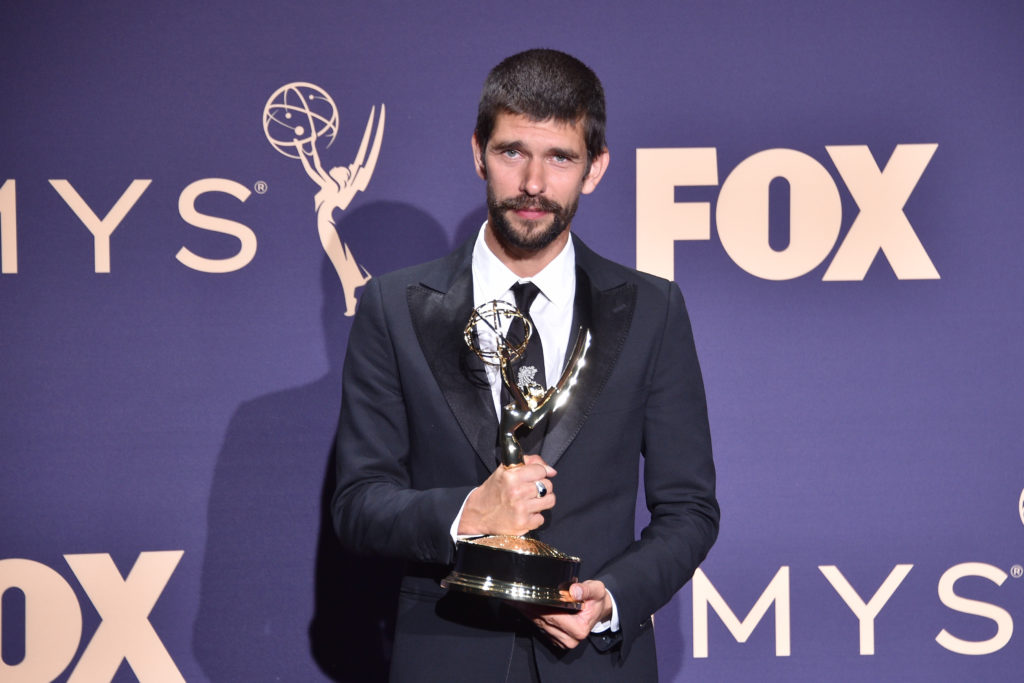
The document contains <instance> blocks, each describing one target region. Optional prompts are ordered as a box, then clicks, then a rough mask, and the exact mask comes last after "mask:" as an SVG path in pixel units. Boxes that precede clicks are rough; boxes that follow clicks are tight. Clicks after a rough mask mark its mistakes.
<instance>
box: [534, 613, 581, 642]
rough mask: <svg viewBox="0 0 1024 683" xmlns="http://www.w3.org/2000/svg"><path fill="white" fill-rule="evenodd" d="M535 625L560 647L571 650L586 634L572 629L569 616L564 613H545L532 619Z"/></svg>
mask: <svg viewBox="0 0 1024 683" xmlns="http://www.w3.org/2000/svg"><path fill="white" fill-rule="evenodd" d="M534 623H535V624H536V625H537V627H538V628H539V629H540V630H541V631H543V632H544V634H545V635H547V637H548V638H549V639H550V640H551V642H553V643H555V644H556V645H558V646H559V647H561V648H565V649H567V650H571V649H572V648H574V647H576V646H577V645H579V644H580V641H581V640H582V638H583V637H585V636H586V634H582V635H581V634H579V633H576V632H575V631H577V630H579V629H574V628H573V626H574V625H575V624H573V622H572V621H571V618H569V617H566V616H564V615H553V614H545V615H543V616H541V617H539V618H537V619H535V620H534Z"/></svg>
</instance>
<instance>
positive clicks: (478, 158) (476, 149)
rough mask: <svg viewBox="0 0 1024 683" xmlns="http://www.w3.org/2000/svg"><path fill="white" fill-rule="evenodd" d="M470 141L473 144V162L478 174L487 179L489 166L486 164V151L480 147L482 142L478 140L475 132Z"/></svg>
mask: <svg viewBox="0 0 1024 683" xmlns="http://www.w3.org/2000/svg"><path fill="white" fill-rule="evenodd" d="M470 142H471V143H472V145H473V164H474V166H476V174H477V175H478V176H480V177H481V178H483V179H484V180H487V166H485V165H484V151H483V150H482V149H480V143H478V142H477V141H476V133H473V135H472V137H471V139H470Z"/></svg>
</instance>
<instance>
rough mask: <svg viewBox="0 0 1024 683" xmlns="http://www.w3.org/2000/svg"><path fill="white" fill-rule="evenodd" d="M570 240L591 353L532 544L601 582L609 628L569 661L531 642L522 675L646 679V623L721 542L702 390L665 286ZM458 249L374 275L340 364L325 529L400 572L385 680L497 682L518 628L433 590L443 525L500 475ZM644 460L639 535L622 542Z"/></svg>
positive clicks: (446, 542) (548, 446)
mask: <svg viewBox="0 0 1024 683" xmlns="http://www.w3.org/2000/svg"><path fill="white" fill-rule="evenodd" d="M573 239H574V240H575V244H574V246H575V251H576V268H577V295H576V307H577V313H578V315H579V316H580V317H581V319H583V320H585V321H586V322H587V323H588V324H589V327H590V329H591V331H592V333H593V344H592V346H591V348H590V351H589V353H588V356H587V365H586V367H585V368H584V370H583V371H582V374H581V376H580V380H579V384H578V385H577V387H576V389H575V392H574V398H573V401H572V402H570V404H569V405H568V407H567V408H565V409H564V410H563V411H562V412H560V413H556V414H555V415H553V416H552V419H551V421H550V423H549V425H548V428H547V435H546V437H545V440H544V444H543V448H542V450H541V455H542V456H543V457H544V459H545V461H547V462H548V463H549V464H551V465H552V466H554V467H555V468H556V469H557V470H558V476H557V477H555V479H554V486H555V493H556V495H557V504H556V505H555V507H554V509H553V510H552V511H551V514H550V516H549V519H548V521H547V522H546V524H545V525H544V526H543V527H542V528H541V529H540V530H538V531H537V532H535V534H534V535H535V536H537V537H538V538H540V539H541V540H543V541H545V542H547V543H549V544H551V545H553V546H555V547H556V548H558V549H559V550H562V551H564V552H567V553H570V554H573V555H577V556H579V557H581V558H582V560H583V563H582V567H581V572H580V573H581V578H584V579H589V578H594V579H599V580H601V581H603V582H604V583H605V585H606V586H607V588H608V589H609V590H610V591H611V592H612V595H613V596H614V597H615V600H616V604H617V607H618V612H619V618H620V621H621V631H620V633H619V634H617V635H616V636H614V637H610V636H608V635H605V636H601V637H599V636H593V635H592V636H591V638H590V640H589V642H584V643H581V644H580V646H579V647H577V648H576V649H574V650H571V651H568V652H563V651H559V650H555V649H554V648H552V647H550V646H547V645H546V644H545V641H544V639H543V638H537V639H536V643H537V644H536V658H537V665H538V670H539V672H540V675H541V678H542V680H543V681H545V683H546V682H547V681H563V680H564V681H582V680H586V681H600V680H625V681H641V680H656V678H657V668H656V660H655V654H654V634H653V629H652V627H651V624H652V621H651V614H652V613H653V612H654V611H655V610H657V609H658V608H659V607H661V606H662V605H664V604H665V603H666V602H667V601H668V600H669V599H670V598H671V597H672V595H673V594H674V593H675V592H676V591H677V590H678V589H679V588H680V587H681V586H682V585H683V584H684V583H685V582H686V581H687V580H689V578H690V576H691V575H692V574H693V572H694V570H695V569H696V568H697V566H698V565H699V564H700V562H701V561H702V560H703V559H704V556H705V555H706V554H707V552H708V549H709V548H710V547H711V545H712V543H713V542H714V540H715V537H716V535H717V530H718V505H717V503H716V500H715V493H714V489H715V472H714V465H713V463H712V457H711V442H710V435H709V431H708V422H707V408H706V404H705V398H704V387H703V382H702V379H701V373H700V368H699V366H698V363H697V356H696V353H695V350H694V343H693V337H692V334H691V331H690V323H689V319H688V317H687V315H686V311H685V307H684V305H683V300H682V296H681V295H680V293H679V289H678V287H677V286H676V285H675V284H673V283H669V282H667V281H665V280H663V279H660V278H657V277H654V276H651V275H646V274H643V273H638V272H636V271H634V270H631V269H628V268H625V267H623V266H620V265H617V264H615V263H612V262H611V261H608V260H606V259H603V258H601V257H600V256H598V255H596V254H595V253H594V252H592V251H590V250H589V249H588V248H587V247H586V246H584V245H583V243H582V242H580V241H579V240H578V239H576V238H575V237H574V238H573ZM472 248H473V240H470V241H469V242H467V244H465V245H464V246H463V247H461V248H460V249H458V250H456V251H454V252H453V253H451V254H450V255H448V256H447V257H445V258H443V259H440V260H437V261H433V262H430V263H426V264H422V265H419V266H415V267H412V268H408V269H405V270H401V271H398V272H395V273H391V274H388V275H384V276H381V277H378V278H374V279H373V280H371V281H370V283H369V284H368V285H367V287H366V291H365V292H364V294H363V297H362V301H361V303H360V307H359V312H358V313H357V315H356V318H355V321H354V323H353V327H352V332H351V335H350V338H349V347H348V352H347V355H346V358H345V371H344V384H343V396H342V409H341V420H340V425H339V434H338V446H337V456H338V460H337V462H338V488H337V491H336V493H335V496H334V500H333V513H334V521H335V525H336V527H337V530H338V533H339V536H340V538H341V539H342V542H343V543H344V544H345V545H346V546H349V547H351V548H353V549H356V550H359V551H363V552H367V553H373V554H382V555H388V556H394V557H400V558H404V559H405V560H407V561H408V562H407V570H406V576H405V578H404V579H403V582H402V588H401V594H400V596H399V611H398V619H397V627H396V637H395V650H394V655H393V660H392V678H393V679H397V680H415V681H425V680H437V681H457V680H466V681H503V680H504V676H505V671H506V668H507V666H508V662H509V657H510V655H511V651H512V643H513V635H512V633H513V630H514V629H515V628H516V627H517V625H516V619H515V613H514V610H512V609H510V608H508V607H507V606H506V605H502V604H500V603H498V602H497V601H492V600H488V599H485V598H480V597H477V596H473V595H467V594H460V593H456V592H454V591H453V592H451V593H450V594H447V595H446V593H445V591H444V590H443V589H442V588H440V587H439V585H438V581H439V580H440V579H441V578H443V577H444V575H445V574H446V573H447V571H448V567H449V565H450V563H451V561H452V558H453V550H454V548H453V544H452V539H451V537H450V535H449V531H450V527H451V524H452V521H453V520H454V519H455V516H456V515H457V514H458V511H459V509H460V507H461V505H462V503H463V501H464V499H465V498H466V496H467V495H468V494H469V492H470V490H471V489H472V488H473V487H474V486H477V485H478V484H480V483H481V482H483V480H484V479H485V478H486V477H487V476H488V475H489V473H490V472H491V471H492V470H493V469H494V467H495V466H496V465H497V459H496V456H497V445H496V444H497V429H498V423H497V417H496V416H495V414H494V405H493V399H492V396H491V392H490V388H489V386H488V384H487V380H486V377H485V374H484V371H483V368H482V364H481V363H480V362H479V360H478V359H476V357H475V356H474V355H473V354H472V353H471V352H470V351H469V350H468V349H467V348H466V346H465V344H464V343H463V341H462V333H463V328H464V326H465V324H466V322H467V320H468V319H469V315H470V312H471V311H472V308H473V285H472V273H471V267H470V262H471V254H472ZM641 454H643V455H644V457H645V460H644V465H645V467H644V488H645V491H646V496H647V506H648V508H649V509H650V511H651V523H650V524H649V525H648V526H647V528H646V529H644V531H643V533H642V534H641V538H640V539H639V540H634V510H635V500H636V492H637V484H638V465H639V458H640V455H641ZM338 580H339V581H343V580H344V577H338ZM519 627H520V628H521V627H522V626H521V624H520V626H519Z"/></svg>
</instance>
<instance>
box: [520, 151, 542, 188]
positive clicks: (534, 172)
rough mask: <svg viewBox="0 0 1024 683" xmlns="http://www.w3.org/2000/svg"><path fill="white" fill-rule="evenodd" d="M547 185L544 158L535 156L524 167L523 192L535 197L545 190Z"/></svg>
mask: <svg viewBox="0 0 1024 683" xmlns="http://www.w3.org/2000/svg"><path fill="white" fill-rule="evenodd" d="M546 185H547V180H546V173H545V168H544V160H543V159H541V158H537V157H534V158H532V159H530V161H529V163H527V164H526V165H525V167H524V169H523V178H522V184H521V187H520V188H519V189H520V191H521V192H523V193H524V194H527V195H529V196H531V197H535V196H537V195H539V194H542V193H543V192H544V189H545V187H546Z"/></svg>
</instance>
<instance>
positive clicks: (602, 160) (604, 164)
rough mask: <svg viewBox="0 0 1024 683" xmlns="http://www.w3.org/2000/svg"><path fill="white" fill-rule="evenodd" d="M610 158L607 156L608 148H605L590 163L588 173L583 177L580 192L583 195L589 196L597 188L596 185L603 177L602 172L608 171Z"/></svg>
mask: <svg viewBox="0 0 1024 683" xmlns="http://www.w3.org/2000/svg"><path fill="white" fill-rule="evenodd" d="M610 159H611V157H610V156H609V154H608V148H607V147H605V148H604V149H603V150H601V153H600V154H598V155H597V156H596V157H594V158H593V159H592V160H591V161H590V171H588V172H587V175H585V176H584V177H583V187H582V188H581V190H580V192H582V193H583V194H590V193H591V192H593V191H594V190H595V189H596V188H597V184H598V183H599V182H601V178H602V177H603V176H604V172H605V171H606V170H608V162H609V160H610Z"/></svg>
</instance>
